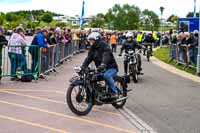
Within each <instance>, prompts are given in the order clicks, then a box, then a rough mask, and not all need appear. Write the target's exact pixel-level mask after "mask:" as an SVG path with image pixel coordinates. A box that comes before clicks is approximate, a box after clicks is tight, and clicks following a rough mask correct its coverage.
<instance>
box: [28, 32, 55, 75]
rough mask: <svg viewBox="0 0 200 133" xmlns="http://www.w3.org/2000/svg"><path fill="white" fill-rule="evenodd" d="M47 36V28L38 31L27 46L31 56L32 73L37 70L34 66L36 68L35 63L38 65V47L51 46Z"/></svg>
mask: <svg viewBox="0 0 200 133" xmlns="http://www.w3.org/2000/svg"><path fill="white" fill-rule="evenodd" d="M47 36H48V30H47V29H43V30H41V31H39V32H38V33H37V34H36V36H35V37H34V38H33V41H32V43H31V47H30V48H29V53H30V54H31V56H32V64H31V70H32V73H36V72H37V69H36V68H37V65H38V62H39V54H38V51H39V50H40V48H50V47H52V46H50V45H49V44H48V41H47Z"/></svg>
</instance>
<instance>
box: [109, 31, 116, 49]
mask: <svg viewBox="0 0 200 133" xmlns="http://www.w3.org/2000/svg"><path fill="white" fill-rule="evenodd" d="M110 44H111V46H112V52H116V51H117V37H116V35H115V33H112V35H111V37H110Z"/></svg>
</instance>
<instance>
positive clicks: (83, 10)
mask: <svg viewBox="0 0 200 133" xmlns="http://www.w3.org/2000/svg"><path fill="white" fill-rule="evenodd" d="M84 15H85V0H83V3H82V12H81V18H80V30H82V28H83V24H84Z"/></svg>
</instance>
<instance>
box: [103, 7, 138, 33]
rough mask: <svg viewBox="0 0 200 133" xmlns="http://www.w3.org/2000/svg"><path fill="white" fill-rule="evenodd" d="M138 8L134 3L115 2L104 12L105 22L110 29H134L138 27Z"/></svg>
mask: <svg viewBox="0 0 200 133" xmlns="http://www.w3.org/2000/svg"><path fill="white" fill-rule="evenodd" d="M140 13H141V11H140V9H139V8H138V7H136V6H134V5H128V4H124V5H123V6H120V5H119V4H115V5H114V7H113V8H110V9H109V10H108V12H107V13H106V15H105V16H106V22H107V23H108V27H109V28H110V29H118V30H134V29H138V28H139V21H140Z"/></svg>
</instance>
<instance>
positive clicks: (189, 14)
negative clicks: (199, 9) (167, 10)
mask: <svg viewBox="0 0 200 133" xmlns="http://www.w3.org/2000/svg"><path fill="white" fill-rule="evenodd" d="M186 17H187V18H192V17H194V12H189V13H188V14H187V15H186ZM197 17H199V13H197Z"/></svg>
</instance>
